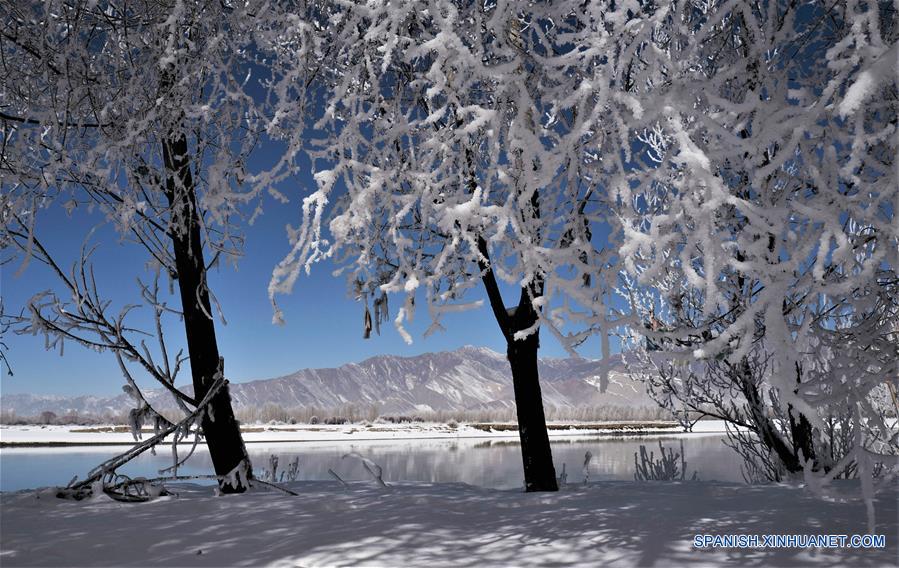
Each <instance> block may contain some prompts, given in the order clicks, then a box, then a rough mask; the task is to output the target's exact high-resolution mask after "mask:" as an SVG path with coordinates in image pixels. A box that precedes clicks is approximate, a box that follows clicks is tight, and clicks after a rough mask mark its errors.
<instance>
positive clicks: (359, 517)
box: [0, 481, 899, 568]
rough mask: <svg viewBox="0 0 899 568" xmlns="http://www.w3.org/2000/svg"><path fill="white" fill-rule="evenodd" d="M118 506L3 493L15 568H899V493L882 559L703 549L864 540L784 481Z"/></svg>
mask: <svg viewBox="0 0 899 568" xmlns="http://www.w3.org/2000/svg"><path fill="white" fill-rule="evenodd" d="M288 486H289V487H291V488H292V489H293V490H294V491H296V492H298V493H299V494H300V495H299V496H296V497H295V496H290V495H286V494H283V493H279V492H273V491H271V490H262V489H254V490H253V491H252V492H251V493H250V494H246V495H229V496H218V497H216V496H214V495H213V489H212V488H210V487H208V486H207V487H202V486H196V485H183V486H177V487H176V486H173V487H172V489H173V490H174V491H176V492H177V496H169V497H162V498H159V499H157V500H155V501H151V502H147V503H138V504H123V503H120V502H116V501H112V500H111V499H109V498H108V497H106V496H105V495H103V496H100V497H98V498H95V499H94V500H91V501H82V502H75V501H65V500H61V499H56V498H54V497H53V496H52V494H47V493H45V494H39V493H35V492H19V493H12V494H9V493H7V494H3V495H2V496H0V504H2V512H3V513H2V517H0V519H2V556H0V564H2V566H4V568H6V567H13V566H70V567H75V566H263V565H264V566H346V565H364V566H394V567H399V566H404V567H405V566H429V567H436V566H471V567H480V566H523V565H524V566H536V565H542V566H559V565H577V566H600V565H602V566H618V567H623V566H659V567H671V566H687V565H689V566H721V565H730V566H760V567H761V566H834V567H837V566H839V567H850V566H851V567H855V566H895V565H896V562H897V559H899V558H897V524H896V517H897V508H896V502H897V495H896V492H895V491H892V492H891V493H888V494H885V495H881V496H880V499H879V501H878V503H877V521H878V525H877V529H876V534H884V535H886V548H884V549H848V548H844V549H824V548H821V549H814V548H809V549H798V548H780V549H736V548H731V549H696V548H693V538H694V535H696V534H714V535H727V534H747V535H763V534H797V535H807V534H815V535H817V534H845V535H853V534H863V533H867V529H866V522H865V509H864V506H863V505H862V504H861V503H858V502H852V503H830V502H824V501H821V500H819V499H816V498H814V497H812V496H810V495H809V494H808V493H807V492H805V491H804V490H803V489H801V488H797V487H790V486H786V485H772V486H765V487H760V486H745V485H738V484H726V483H708V482H706V483H691V482H681V483H664V482H655V483H636V482H614V481H608V482H597V483H591V484H589V485H587V486H583V485H581V484H577V485H568V486H565V487H563V490H562V491H560V492H559V493H541V494H534V493H532V494H525V493H522V492H520V491H517V490H508V491H500V490H490V489H481V488H476V487H472V486H469V485H464V484H393V485H391V486H390V487H388V488H380V487H379V486H377V485H374V484H368V483H354V484H350V485H349V487H347V488H344V487H342V486H341V485H340V484H338V483H337V482H336V481H335V482H298V483H293V484H288Z"/></svg>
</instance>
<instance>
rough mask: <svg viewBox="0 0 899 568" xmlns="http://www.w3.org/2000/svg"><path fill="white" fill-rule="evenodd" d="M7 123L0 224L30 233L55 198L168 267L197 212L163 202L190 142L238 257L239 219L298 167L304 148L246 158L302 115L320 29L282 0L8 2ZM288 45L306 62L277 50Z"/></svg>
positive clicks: (218, 231) (210, 217)
mask: <svg viewBox="0 0 899 568" xmlns="http://www.w3.org/2000/svg"><path fill="white" fill-rule="evenodd" d="M0 16H2V28H3V33H2V44H0V45H2V49H3V59H2V66H3V73H2V78H0V85H2V88H0V92H2V97H3V98H2V101H0V125H2V129H3V140H4V146H3V153H2V171H3V176H4V179H3V182H4V194H3V201H2V205H3V214H4V223H10V222H12V221H13V219H17V220H18V221H20V222H22V224H23V225H24V226H25V227H26V228H27V229H29V230H30V229H32V228H33V225H34V223H35V221H36V218H39V217H40V211H41V210H42V209H44V208H45V207H47V206H49V205H50V204H51V203H52V202H54V201H57V202H59V203H61V204H62V205H64V206H65V207H66V208H67V209H68V210H69V211H70V212H73V211H74V210H76V209H77V208H78V207H81V206H85V205H87V206H90V207H96V208H99V209H100V210H101V211H102V212H103V213H104V214H105V215H106V216H107V217H108V219H109V221H110V222H112V223H114V224H115V225H116V226H117V227H118V229H119V231H120V232H121V233H122V235H123V236H125V237H129V238H131V239H134V240H136V241H138V242H140V243H142V244H144V245H145V246H147V248H149V249H151V251H153V253H154V256H155V257H156V260H157V261H158V262H159V263H160V264H161V265H162V266H164V267H166V268H169V267H171V264H172V262H171V258H170V257H171V254H170V253H169V252H168V247H167V246H166V245H165V241H166V240H167V239H166V238H165V236H166V232H167V231H179V230H183V227H184V225H185V223H184V217H185V216H186V215H188V212H187V211H180V210H172V209H171V208H170V207H169V204H168V203H167V201H166V200H165V198H164V193H165V192H164V191H163V187H162V186H163V185H164V181H165V180H166V179H168V178H169V177H170V172H169V171H167V169H166V168H167V167H168V168H169V169H171V165H172V164H171V163H169V164H168V165H167V164H166V161H169V162H177V161H179V160H185V159H187V156H182V155H172V156H168V157H166V156H164V154H165V153H166V151H167V150H166V146H167V145H171V144H170V140H171V139H172V138H178V137H181V136H184V137H186V144H187V148H186V149H187V152H188V153H189V156H190V158H191V171H190V172H189V175H191V176H193V177H194V178H195V179H194V180H193V182H194V183H195V185H196V187H197V201H198V205H199V207H200V209H201V210H202V212H203V219H202V221H203V228H204V230H205V236H206V239H207V241H208V242H209V246H210V247H211V248H212V249H213V251H214V252H221V253H233V252H236V251H238V250H239V245H240V238H239V237H240V234H239V230H237V229H236V224H235V223H233V222H232V221H233V220H234V219H235V218H236V217H239V216H241V215H243V214H244V213H245V205H246V204H248V203H254V202H258V200H257V199H256V198H257V197H258V196H259V195H260V194H261V193H263V192H266V191H268V192H271V193H272V194H274V195H276V196H278V197H282V198H283V196H280V195H279V194H277V192H276V190H275V189H274V187H273V184H274V183H275V182H277V181H278V180H279V179H282V178H283V177H284V176H285V175H287V174H289V173H290V172H291V167H289V166H288V164H290V163H291V160H292V157H293V155H294V153H295V151H296V147H295V146H293V145H289V146H288V147H287V149H286V150H285V151H284V153H283V156H280V159H279V160H277V163H276V164H275V165H273V166H271V167H270V168H266V169H265V170H264V171H254V170H253V169H252V168H251V165H250V164H249V163H248V162H249V159H250V156H251V153H252V151H253V149H254V148H255V147H256V145H257V144H258V143H259V142H260V140H262V139H263V138H264V137H266V136H268V137H280V136H281V135H282V134H283V133H281V132H280V131H279V128H278V125H279V123H280V122H285V121H287V120H288V119H289V118H291V117H293V116H295V115H297V114H300V113H302V112H303V111H304V107H303V105H302V102H303V97H302V96H301V91H300V88H301V87H302V85H303V84H304V81H303V80H301V79H300V77H301V76H305V75H306V74H308V73H310V72H312V71H314V69H315V66H314V65H313V64H311V63H310V61H311V60H312V59H313V58H314V49H313V47H312V29H311V27H310V26H309V25H308V24H307V23H305V21H304V20H303V19H302V18H301V17H300V15H298V14H296V13H294V12H293V11H291V10H290V9H289V7H288V6H286V5H285V3H283V2H270V1H266V0H259V1H254V2H220V1H218V0H216V1H203V0H177V1H175V2H161V1H160V2H154V1H150V2H140V3H128V4H120V3H115V2H96V1H91V0H83V1H77V2H60V1H48V2H28V3H18V4H16V3H4V7H3V12H0ZM285 46H290V47H291V48H292V50H293V54H294V55H295V57H296V58H297V59H292V60H286V59H275V58H273V57H272V55H273V54H274V53H275V52H276V51H277V50H280V49H283V48H284V47H285Z"/></svg>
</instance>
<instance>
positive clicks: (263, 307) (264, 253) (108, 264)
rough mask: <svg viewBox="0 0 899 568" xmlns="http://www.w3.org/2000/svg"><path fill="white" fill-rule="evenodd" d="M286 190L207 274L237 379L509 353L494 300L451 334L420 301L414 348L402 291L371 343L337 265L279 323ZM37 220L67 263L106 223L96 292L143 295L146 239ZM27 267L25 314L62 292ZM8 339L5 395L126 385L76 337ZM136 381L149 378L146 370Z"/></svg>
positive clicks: (9, 278) (178, 336) (122, 299)
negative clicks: (61, 342)
mask: <svg viewBox="0 0 899 568" xmlns="http://www.w3.org/2000/svg"><path fill="white" fill-rule="evenodd" d="M297 183H300V184H302V183H311V179H306V180H303V179H300V180H297ZM284 189H285V190H287V187H285V188H284ZM288 195H291V197H292V202H291V203H290V204H289V205H287V206H283V205H280V204H277V203H275V202H274V201H272V200H270V201H266V202H265V205H266V206H265V214H264V215H263V216H262V217H261V218H259V219H258V221H257V222H256V223H255V225H253V226H250V227H247V229H246V237H247V241H246V247H245V256H244V257H243V258H242V259H240V261H239V263H238V265H237V268H236V269H235V268H233V267H232V266H230V265H229V264H223V266H221V267H220V268H218V269H216V270H213V272H211V274H210V285H211V288H212V290H213V291H214V292H215V294H216V295H217V297H218V298H219V300H220V302H221V305H222V307H223V309H224V312H225V317H226V319H227V322H228V323H227V325H222V324H221V323H220V322H217V324H216V328H217V333H218V341H219V349H220V351H221V353H222V355H223V356H224V357H225V368H226V375H227V376H228V378H229V379H230V380H232V381H233V382H242V381H248V380H253V379H263V378H272V377H277V376H282V375H285V374H288V373H291V372H293V371H296V370H298V369H302V368H317V367H333V366H338V365H341V364H344V363H348V362H354V361H360V360H362V359H365V358H367V357H371V356H373V355H378V354H395V355H415V354H419V353H423V352H429V351H443V350H450V349H456V348H458V347H461V346H463V345H477V346H483V347H489V348H491V349H494V350H496V351H499V352H504V350H505V346H504V344H503V340H502V337H501V335H500V332H499V329H498V328H497V326H496V323H495V321H494V320H493V316H492V314H491V312H490V309H489V307H487V306H486V299H485V306H484V307H482V308H481V309H478V310H475V311H471V312H465V313H459V314H448V315H447V316H446V317H445V319H444V326H445V327H446V331H445V332H437V333H434V334H432V335H431V336H430V337H428V338H425V337H423V333H424V331H425V330H426V329H427V327H428V325H429V323H430V320H429V318H428V314H427V310H426V308H425V307H424V301H421V302H419V303H418V304H419V306H421V308H420V309H419V310H418V311H417V312H416V318H415V321H414V322H413V323H412V324H410V325H408V326H407V327H408V329H409V330H410V332H411V333H412V335H413V338H414V343H413V344H412V345H406V344H405V343H404V342H403V340H402V339H401V338H400V336H399V334H398V333H397V332H396V330H395V329H394V327H393V324H392V319H393V317H394V316H395V315H396V309H397V307H398V305H399V304H400V302H401V298H400V297H391V299H390V300H391V305H390V311H391V314H390V315H391V322H389V323H388V324H386V325H385V326H382V331H381V335H380V336H377V335H374V334H373V336H372V338H371V339H368V340H365V339H363V338H362V318H363V308H362V305H361V303H359V302H356V301H354V300H353V299H352V298H351V297H349V296H348V294H347V288H346V284H345V281H344V279H343V278H342V277H333V276H332V275H331V269H332V267H331V266H330V265H328V264H323V263H322V264H318V265H316V266H315V268H314V270H313V273H312V275H311V276H310V277H303V278H301V279H300V280H299V281H298V284H297V287H296V289H295V290H294V293H293V294H292V295H289V296H280V297H279V304H280V305H281V307H282V309H283V310H284V314H285V317H286V320H287V323H286V325H284V326H276V325H273V324H272V323H271V319H272V310H271V307H270V304H269V301H268V297H267V292H266V290H267V285H268V281H269V276H270V274H271V270H272V268H273V267H274V266H275V265H276V263H277V262H278V261H280V260H281V258H282V257H283V256H284V254H285V253H286V252H287V251H288V243H287V237H286V233H285V226H286V225H287V224H288V223H292V224H296V222H297V220H298V215H299V206H298V204H297V202H298V200H299V198H298V195H300V190H299V189H298V188H297V186H296V184H295V185H294V189H293V190H290V191H289V193H288ZM41 224H42V228H43V238H44V243H45V245H46V246H47V247H48V248H50V250H51V252H53V253H54V254H56V255H58V256H59V258H61V259H63V260H62V262H61V263H62V264H63V265H64V266H65V267H66V268H68V267H70V266H71V264H72V262H74V261H75V260H76V259H77V257H78V252H79V249H80V247H81V243H82V241H83V239H84V237H85V235H86V234H87V233H88V232H89V231H90V229H91V227H93V226H95V225H98V224H99V225H100V228H99V229H98V230H97V232H96V233H95V234H94V236H93V239H92V241H91V242H93V243H95V244H99V248H98V249H97V251H96V253H95V257H94V261H95V266H96V271H97V277H98V281H99V282H100V286H101V288H100V292H101V294H102V295H104V296H106V297H108V299H110V300H112V301H113V304H114V307H113V308H111V309H110V313H111V314H115V313H118V311H119V309H121V306H123V305H125V304H127V303H136V302H137V301H138V300H139V295H138V288H137V284H136V282H135V279H136V277H137V276H141V277H142V278H143V279H144V280H145V281H147V280H149V279H150V277H151V274H152V273H151V272H150V271H149V269H148V268H147V267H146V265H145V264H146V261H147V259H148V255H147V253H146V251H145V250H144V249H142V248H140V247H138V246H135V245H133V244H129V243H123V242H121V239H120V238H119V236H118V234H117V233H116V232H115V231H114V230H113V229H112V228H111V227H110V226H109V224H104V223H103V217H102V215H100V214H99V213H97V212H93V213H89V212H87V211H84V210H81V211H76V212H75V214H74V215H73V216H72V217H68V216H67V215H66V214H65V212H64V211H62V210H61V208H59V207H57V208H55V209H53V210H50V211H47V212H45V213H44V214H43V217H42V218H41ZM20 265H21V263H20V262H15V263H8V264H6V265H4V266H3V267H2V280H0V286H2V288H0V292H2V295H3V298H4V302H5V309H6V311H7V312H13V311H14V312H18V311H19V310H20V309H21V308H22V307H23V306H24V305H25V304H26V302H27V300H28V298H30V297H31V296H32V295H33V294H35V293H36V292H39V291H42V290H45V289H57V290H58V289H59V286H58V284H57V281H56V279H55V277H54V276H52V275H51V273H50V271H49V270H48V269H47V268H46V267H45V266H43V265H41V264H40V263H38V262H36V261H32V262H31V263H30V264H29V265H28V267H27V268H26V269H25V270H24V271H23V272H22V273H21V274H20V275H18V276H17V272H18V271H19V268H20ZM507 291H508V292H509V294H508V295H507V297H506V301H507V303H509V304H511V303H514V302H516V301H517V299H518V297H517V294H515V293H514V291H512V290H507ZM481 297H484V296H483V293H482V291H481V290H480V289H478V290H477V291H476V293H473V294H472V295H471V296H470V298H471V299H477V298H481ZM171 302H172V304H173V305H174V306H176V307H180V303H179V302H178V300H177V299H176V297H172V298H171ZM143 312H144V313H147V312H148V310H146V309H144V310H143ZM135 315H136V316H137V317H136V318H135V319H134V320H133V321H135V322H136V323H141V324H143V327H144V328H146V329H151V328H150V327H148V326H147V325H146V324H148V323H149V322H150V320H149V318H146V317H142V316H141V314H140V313H138V314H135ZM167 338H168V340H169V342H170V344H171V345H178V346H183V345H184V332H183V328H182V327H181V323H180V322H179V321H177V319H175V318H169V323H168V327H167ZM3 341H4V342H5V343H6V344H7V346H8V347H9V351H8V352H7V355H8V357H9V360H10V363H11V365H12V370H13V373H14V375H13V376H9V375H8V374H7V372H6V369H5V368H4V369H3V377H2V382H0V392H2V393H6V394H11V393H26V392H28V393H40V394H65V395H72V394H113V393H116V392H119V391H120V389H121V385H122V384H123V379H122V376H121V372H120V371H119V368H118V364H117V363H116V361H115V358H114V357H113V356H112V354H110V353H96V352H93V351H90V350H87V349H85V348H84V347H81V346H79V345H77V344H74V343H68V344H67V345H66V346H65V352H64V354H63V355H62V356H60V354H59V353H58V352H49V351H46V350H45V349H44V339H43V337H41V336H38V337H35V336H30V335H29V336H17V335H14V334H12V333H8V334H7V335H6V337H4V339H3ZM541 341H542V349H541V355H542V356H544V357H546V356H551V357H562V356H565V352H564V350H563V349H562V348H561V347H560V345H559V344H558V342H557V341H556V340H555V338H553V337H551V336H550V335H549V334H548V333H543V334H542V338H541ZM170 349H171V347H170ZM185 351H186V350H185ZM582 354H583V355H584V356H587V357H598V356H599V355H600V353H599V341H598V339H591V340H590V341H589V342H588V344H587V345H586V346H585V347H584V348H583V349H582ZM179 377H180V380H179V384H185V383H188V382H189V381H190V375H189V370H187V369H185V370H183V371H182V373H181V374H180V375H179ZM139 383H140V384H141V385H142V386H146V387H151V386H153V383H152V381H150V380H148V379H146V378H145V379H144V380H143V381H139Z"/></svg>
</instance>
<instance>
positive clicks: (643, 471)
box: [634, 440, 697, 481]
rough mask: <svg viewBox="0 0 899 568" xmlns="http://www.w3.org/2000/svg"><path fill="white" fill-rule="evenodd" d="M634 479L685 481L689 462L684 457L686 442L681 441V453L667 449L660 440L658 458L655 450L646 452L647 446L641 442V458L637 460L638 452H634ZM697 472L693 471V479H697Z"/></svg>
mask: <svg viewBox="0 0 899 568" xmlns="http://www.w3.org/2000/svg"><path fill="white" fill-rule="evenodd" d="M634 468H635V469H634V479H636V480H637V481H683V480H684V476H685V475H686V472H687V462H686V460H685V459H684V443H683V441H681V443H680V453H676V452H675V451H674V450H671V449H666V448H665V447H664V446H662V442H661V440H660V441H659V457H658V459H656V457H655V454H654V453H653V452H649V455H647V454H646V446H644V445H643V444H640V460H639V461H637V452H634ZM696 478H697V477H696V472H695V471H694V472H693V476H692V477H691V478H690V480H691V481H695V480H696Z"/></svg>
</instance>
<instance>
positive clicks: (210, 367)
mask: <svg viewBox="0 0 899 568" xmlns="http://www.w3.org/2000/svg"><path fill="white" fill-rule="evenodd" d="M188 151H189V149H188V145H187V138H186V137H185V135H184V134H183V133H180V132H169V134H168V135H167V136H166V139H165V140H164V142H163V145H162V152H163V161H164V164H165V169H166V171H167V173H168V177H167V178H166V182H165V193H166V197H167V199H168V202H169V209H170V212H171V213H170V214H171V226H170V227H169V236H170V237H171V239H172V244H173V249H174V256H175V270H176V272H177V278H178V289H179V291H180V293H181V306H182V311H183V313H184V331H185V333H186V334H187V350H188V354H189V355H190V370H191V375H192V379H193V387H194V398H195V399H196V400H201V399H202V398H203V397H204V396H206V393H208V392H209V388H210V386H212V384H213V382H214V377H215V375H216V373H217V372H218V371H219V350H218V343H217V341H216V337H215V322H214V321H213V320H212V308H211V305H210V301H209V289H208V288H207V285H206V263H205V260H204V258H203V241H202V235H201V233H200V217H199V212H198V210H197V195H196V187H195V185H194V180H193V176H192V175H191V170H190V163H191V161H190V159H189V154H188ZM223 371H224V370H223ZM201 425H202V428H203V434H204V436H205V438H206V444H207V446H208V447H209V455H210V457H211V458H212V464H213V467H214V468H215V473H216V475H219V476H224V475H228V474H229V473H232V472H233V471H234V470H235V468H237V467H238V466H240V465H241V463H243V464H245V467H246V470H245V473H246V478H247V479H249V478H251V477H252V469H251V465H250V460H249V457H248V456H247V450H246V446H245V445H244V442H243V437H242V436H241V434H240V426H239V424H238V423H237V420H236V419H235V417H234V410H233V409H232V407H231V394H230V392H229V390H228V385H227V384H226V385H225V386H223V387H222V388H221V389H219V391H218V393H217V394H216V395H215V396H214V397H213V398H212V400H211V401H210V404H209V411H208V412H206V413H205V414H204V415H203V420H202V424H201ZM234 479H235V480H236V484H229V483H225V482H219V487H220V489H221V490H222V491H223V492H225V493H241V492H243V491H245V490H246V487H245V486H244V485H243V483H242V482H241V480H240V476H237V475H235V476H234Z"/></svg>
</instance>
